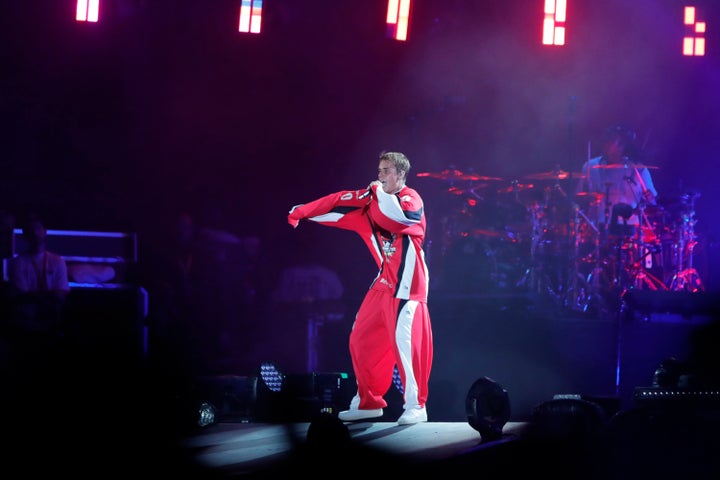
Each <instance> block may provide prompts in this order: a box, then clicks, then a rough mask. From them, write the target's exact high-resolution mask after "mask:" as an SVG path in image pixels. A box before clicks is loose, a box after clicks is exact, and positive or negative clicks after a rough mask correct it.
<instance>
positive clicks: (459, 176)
mask: <svg viewBox="0 0 720 480" xmlns="http://www.w3.org/2000/svg"><path fill="white" fill-rule="evenodd" d="M417 176H418V177H429V178H439V179H441V180H470V181H474V182H479V181H483V182H486V181H490V180H502V178H499V177H486V176H484V175H477V174H475V173H463V172H461V171H460V170H458V169H456V168H453V169H450V168H446V169H445V170H443V171H442V172H420V173H418V174H417Z"/></svg>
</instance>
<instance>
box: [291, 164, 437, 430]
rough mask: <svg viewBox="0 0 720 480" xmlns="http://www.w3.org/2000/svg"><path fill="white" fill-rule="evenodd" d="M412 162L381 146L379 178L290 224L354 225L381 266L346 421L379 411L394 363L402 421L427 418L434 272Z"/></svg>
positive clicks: (364, 315)
mask: <svg viewBox="0 0 720 480" xmlns="http://www.w3.org/2000/svg"><path fill="white" fill-rule="evenodd" d="M409 171H410V161H409V160H408V159H407V157H406V156H405V155H404V154H403V153H400V152H383V153H381V155H380V158H379V163H378V167H377V180H375V181H372V182H371V183H370V184H369V185H368V187H367V188H363V189H360V190H344V191H339V192H336V193H331V194H329V195H326V196H324V197H321V198H319V199H316V200H314V201H311V202H309V203H306V204H301V205H296V206H294V207H292V209H291V210H290V212H289V214H288V223H290V225H291V226H293V227H295V228H296V227H297V226H298V225H299V222H300V221H301V220H308V221H312V222H316V223H318V224H321V225H325V226H332V227H337V228H342V229H346V230H351V231H354V232H356V233H357V234H359V235H360V237H361V238H362V239H363V241H364V242H365V244H366V246H367V247H368V248H369V250H370V253H371V254H372V256H373V258H374V260H375V262H376V264H377V266H378V268H379V272H378V274H377V276H376V277H375V279H374V280H373V281H372V283H371V285H370V288H369V290H368V292H367V293H366V295H365V297H364V299H363V301H362V302H361V304H360V308H359V309H358V311H357V314H356V316H355V323H354V324H353V327H352V331H351V333H350V341H349V347H350V356H351V360H352V365H353V370H354V374H355V378H356V381H357V387H358V388H357V393H356V394H355V396H354V397H353V399H352V400H351V402H350V408H349V409H348V410H344V411H341V412H340V413H339V414H338V418H339V419H340V420H342V421H357V420H364V419H369V418H376V417H381V416H382V415H383V408H385V407H386V406H387V402H386V401H385V399H384V395H385V394H386V393H387V392H388V390H389V389H390V387H391V385H392V379H393V373H394V369H395V367H396V366H397V369H398V371H399V373H400V378H401V380H402V385H403V387H404V388H403V400H404V402H403V409H404V411H403V414H402V415H401V416H400V418H399V419H398V424H400V425H410V424H415V423H418V422H426V421H427V418H428V417H427V411H426V401H427V398H428V381H429V377H430V370H431V366H432V360H433V337H432V327H431V322H430V313H429V310H428V303H427V302H428V285H429V274H428V268H427V264H426V262H425V253H424V251H423V242H424V239H425V233H426V219H425V210H424V204H423V200H422V198H421V197H420V195H419V194H418V192H417V191H415V190H414V189H412V188H410V187H408V186H407V185H406V184H405V182H406V180H407V175H408V172H409Z"/></svg>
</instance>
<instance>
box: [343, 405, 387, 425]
mask: <svg viewBox="0 0 720 480" xmlns="http://www.w3.org/2000/svg"><path fill="white" fill-rule="evenodd" d="M382 415H383V409H382V408H376V409H374V410H359V409H357V410H356V409H351V410H344V411H342V412H340V413H338V418H339V419H340V420H342V421H343V422H356V421H358V420H367V419H368V418H377V417H382Z"/></svg>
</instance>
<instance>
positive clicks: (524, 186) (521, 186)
mask: <svg viewBox="0 0 720 480" xmlns="http://www.w3.org/2000/svg"><path fill="white" fill-rule="evenodd" d="M532 188H535V185H533V184H532V183H513V184H512V185H509V186H507V187H503V188H500V189H498V193H513V192H524V191H525V190H530V189H532Z"/></svg>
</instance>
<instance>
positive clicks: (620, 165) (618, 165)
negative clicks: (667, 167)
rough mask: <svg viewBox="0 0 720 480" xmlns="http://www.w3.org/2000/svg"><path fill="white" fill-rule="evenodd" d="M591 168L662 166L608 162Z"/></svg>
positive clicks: (652, 167) (653, 167)
mask: <svg viewBox="0 0 720 480" xmlns="http://www.w3.org/2000/svg"><path fill="white" fill-rule="evenodd" d="M591 168H602V169H608V168H609V169H613V168H649V169H655V168H660V167H657V166H655V165H643V164H641V163H607V164H601V165H593V166H592V167H591Z"/></svg>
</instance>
